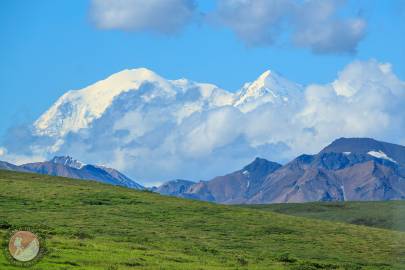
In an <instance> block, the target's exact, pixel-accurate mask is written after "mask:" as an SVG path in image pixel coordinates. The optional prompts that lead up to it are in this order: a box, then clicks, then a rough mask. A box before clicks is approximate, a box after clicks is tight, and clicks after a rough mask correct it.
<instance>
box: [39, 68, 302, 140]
mask: <svg viewBox="0 0 405 270" xmlns="http://www.w3.org/2000/svg"><path fill="white" fill-rule="evenodd" d="M129 92H130V94H128V93H129ZM135 93H136V94H135ZM131 94H132V95H131ZM300 94H302V86H300V85H298V84H296V83H293V82H290V81H288V80H287V79H285V78H283V77H282V76H280V75H279V74H277V73H275V72H272V71H270V70H268V71H266V72H264V73H263V74H262V75H260V76H259V77H258V79H257V80H255V81H253V82H250V83H246V84H245V85H244V87H243V88H242V89H241V90H240V91H239V92H238V93H232V92H228V91H226V90H223V89H221V88H219V87H217V86H215V85H213V84H207V83H196V82H193V81H189V80H186V79H179V80H166V79H164V78H162V77H161V76H159V75H157V74H156V73H154V72H153V71H151V70H149V69H146V68H138V69H131V70H123V71H121V72H118V73H116V74H113V75H111V76H110V77H108V78H107V79H105V80H101V81H99V82H97V83H95V84H93V85H90V86H88V87H85V88H83V89H80V90H72V91H69V92H67V93H66V94H64V95H63V96H62V97H60V98H59V99H58V100H57V101H56V103H55V104H54V105H53V106H52V107H51V108H50V109H49V110H48V111H46V112H45V113H44V114H43V115H42V116H41V117H40V118H39V119H38V120H37V121H36V122H35V123H34V126H35V131H36V133H37V134H38V135H48V136H51V137H59V138H61V137H63V136H64V135H66V134H67V133H69V132H77V131H79V130H80V129H83V128H88V127H90V126H91V124H92V123H93V122H94V121H95V120H97V119H99V118H101V117H102V116H103V114H105V113H106V112H107V110H108V109H109V108H111V107H112V106H114V101H116V100H119V99H120V97H122V96H132V97H133V98H137V99H138V100H137V101H135V100H132V101H131V103H138V105H139V106H138V108H139V107H141V106H142V107H144V106H147V105H152V104H154V105H162V106H170V114H171V115H172V116H173V117H174V118H175V119H176V121H178V122H180V121H182V120H183V119H184V118H186V117H188V116H190V115H191V114H192V113H194V112H198V111H202V110H206V109H212V108H216V107H223V106H234V107H236V108H239V109H240V110H241V111H250V110H253V109H255V108H257V107H258V106H260V105H262V104H265V103H274V104H275V103H287V102H289V101H290V100H295V99H297V97H298V96H299V95H300ZM128 109H130V108H128Z"/></svg>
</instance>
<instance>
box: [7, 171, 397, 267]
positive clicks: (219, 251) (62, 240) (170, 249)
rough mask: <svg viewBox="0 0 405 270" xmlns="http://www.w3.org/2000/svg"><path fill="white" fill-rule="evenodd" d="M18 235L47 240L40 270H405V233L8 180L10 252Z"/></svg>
mask: <svg viewBox="0 0 405 270" xmlns="http://www.w3.org/2000/svg"><path fill="white" fill-rule="evenodd" d="M18 227H31V228H33V229H34V230H36V231H38V232H40V233H41V234H43V235H46V242H47V248H48V254H46V255H45V256H44V258H43V259H42V260H41V261H39V262H38V264H36V265H35V266H33V268H32V269H35V270H47V269H49V270H58V269H61V270H62V269H103V270H107V269H108V270H118V269H179V270H181V269H187V270H190V269H218V270H222V269H249V270H250V269H253V270H254V269H266V270H267V269H295V270H299V269H303V270H308V269H310V270H311V269H347V270H352V269H405V233H404V232H399V231H392V230H385V229H378V228H370V227H365V226H357V225H351V224H344V223H336V222H330V221H324V220H317V219H308V218H304V217H294V216H288V215H284V214H279V213H274V212H271V211H263V210H261V209H248V208H241V207H235V206H223V205H215V204H210V203H205V202H198V201H191V200H183V199H178V198H173V197H165V196H160V195H158V194H153V193H150V192H141V191H134V190H129V189H125V188H120V187H113V186H109V185H104V184H100V183H95V182H90V181H81V180H71V179H66V178H60V177H51V176H43V175H36V174H23V173H15V172H6V171H0V234H1V236H0V239H2V241H3V242H2V244H5V243H6V241H4V240H6V239H3V238H4V235H5V234H6V233H7V232H8V231H9V230H10V229H12V228H18ZM0 269H1V270H8V269H21V268H18V267H15V266H12V265H10V264H9V262H8V261H7V259H6V258H5V256H3V254H2V253H0Z"/></svg>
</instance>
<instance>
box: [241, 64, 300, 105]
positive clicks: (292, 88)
mask: <svg viewBox="0 0 405 270" xmlns="http://www.w3.org/2000/svg"><path fill="white" fill-rule="evenodd" d="M302 94H303V87H302V86H301V85H299V84H297V83H293V82H290V81H288V80H287V79H285V78H284V77H282V76H281V75H279V74H278V73H276V72H274V71H271V70H267V71H265V72H264V73H263V74H262V75H260V76H259V78H257V80H255V81H254V82H250V83H246V84H245V85H244V86H243V88H242V89H241V90H240V92H239V93H238V94H237V95H236V96H237V98H236V99H235V102H234V105H235V106H236V107H238V108H240V110H242V111H244V112H247V111H251V110H254V109H255V108H257V107H258V106H260V105H262V104H265V103H273V104H287V103H291V102H294V103H296V102H298V100H299V99H300V98H302Z"/></svg>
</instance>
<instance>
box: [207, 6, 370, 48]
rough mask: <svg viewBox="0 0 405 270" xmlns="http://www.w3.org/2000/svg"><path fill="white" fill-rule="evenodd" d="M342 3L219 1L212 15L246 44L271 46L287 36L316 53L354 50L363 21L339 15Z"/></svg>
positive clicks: (360, 33)
mask: <svg viewBox="0 0 405 270" xmlns="http://www.w3.org/2000/svg"><path fill="white" fill-rule="evenodd" d="M342 6H343V1H341V0H308V1H297V0H219V1H218V8H217V10H216V12H215V13H214V14H213V15H212V17H213V18H214V20H216V21H217V22H219V23H220V24H222V25H224V26H226V27H229V28H231V29H232V30H233V31H234V32H235V33H236V35H237V36H238V37H239V38H240V39H241V40H242V41H243V42H245V44H247V45H248V46H267V45H272V44H274V43H275V42H277V41H278V40H281V39H283V37H285V36H286V35H287V36H289V37H288V38H289V39H291V40H292V42H293V44H295V45H296V46H299V47H305V48H310V49H311V50H312V51H313V52H315V53H353V52H355V50H356V47H357V44H358V43H359V42H360V40H361V39H362V38H363V37H364V35H365V28H366V22H365V20H364V19H362V18H359V17H348V18H347V17H342V16H338V11H339V8H341V7H342Z"/></svg>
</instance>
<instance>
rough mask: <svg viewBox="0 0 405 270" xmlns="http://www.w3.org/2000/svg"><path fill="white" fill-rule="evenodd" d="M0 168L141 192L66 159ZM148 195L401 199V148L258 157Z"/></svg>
mask: <svg viewBox="0 0 405 270" xmlns="http://www.w3.org/2000/svg"><path fill="white" fill-rule="evenodd" d="M0 169H5V170H12V171H20V172H34V173H40V174H48V175H54V176H64V177H70V178H77V179H89V180H96V181H99V182H103V183H108V184H112V185H118V186H124V187H128V188H134V189H144V187H143V186H141V185H140V184H138V183H136V182H134V181H133V180H131V179H130V178H128V177H127V176H125V175H124V174H122V173H120V172H119V171H117V170H114V169H111V168H108V167H105V166H98V165H88V164H84V163H82V162H80V161H77V160H74V159H73V158H71V157H68V156H60V157H54V158H53V159H52V160H50V161H45V162H36V163H28V164H24V165H20V166H17V165H13V164H10V163H7V162H0ZM150 190H151V191H153V192H157V193H160V194H163V195H169V196H177V197H182V198H188V199H196V200H202V201H209V202H215V203H221V204H267V203H292V202H311V201H380V200H402V199H405V147H404V146H400V145H396V144H391V143H386V142H380V141H377V140H374V139H369V138H340V139H337V140H335V141H334V142H332V143H331V144H330V145H328V146H327V147H325V148H324V149H323V150H322V151H320V152H319V153H318V154H316V155H300V156H298V157H297V158H295V159H294V160H292V161H291V162H288V163H287V164H285V165H281V164H278V163H276V162H271V161H268V160H266V159H262V158H256V159H255V160H254V161H253V162H252V163H250V164H249V165H247V166H245V167H244V168H242V169H241V170H238V171H235V172H232V173H229V174H226V175H223V176H217V177H215V178H213V179H211V180H209V181H200V182H198V183H196V182H193V181H190V180H183V179H176V180H172V181H168V182H166V183H164V184H162V185H161V186H159V187H152V188H150Z"/></svg>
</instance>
